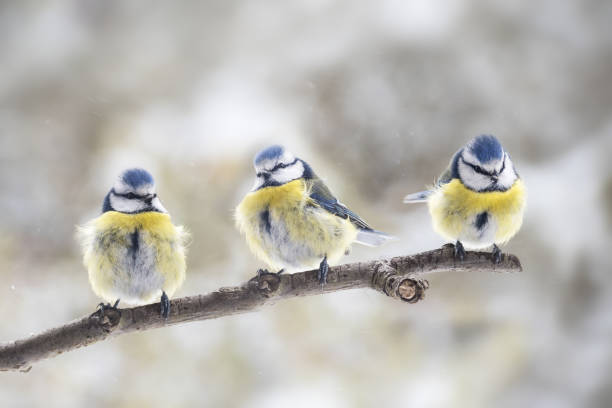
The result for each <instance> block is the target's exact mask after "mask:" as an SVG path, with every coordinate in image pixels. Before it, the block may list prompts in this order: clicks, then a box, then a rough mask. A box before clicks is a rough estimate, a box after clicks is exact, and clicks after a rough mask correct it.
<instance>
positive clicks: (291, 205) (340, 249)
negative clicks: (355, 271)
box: [235, 146, 392, 284]
mask: <svg viewBox="0 0 612 408" xmlns="http://www.w3.org/2000/svg"><path fill="white" fill-rule="evenodd" d="M253 164H254V167H255V173H256V177H255V184H254V186H253V188H252V191H251V192H249V193H248V194H247V195H246V196H245V197H244V199H243V200H242V202H241V203H240V204H239V205H238V207H237V208H236V212H235V218H236V225H237V227H238V228H239V229H240V231H241V232H242V234H243V235H244V236H245V238H246V241H247V244H248V246H249V248H250V249H251V251H252V252H253V254H255V256H256V257H257V258H259V259H260V260H261V261H263V262H264V263H265V264H266V265H267V266H268V268H271V269H272V270H273V271H275V272H278V273H280V272H283V271H296V270H304V269H310V268H313V269H314V268H317V267H318V270H319V281H320V282H321V283H322V284H324V283H325V282H326V280H327V271H328V264H329V263H335V262H336V261H337V260H338V259H339V258H340V257H341V256H342V255H344V254H346V253H348V251H349V248H350V246H351V244H352V243H353V242H357V243H360V244H364V245H369V246H378V245H381V244H383V243H384V242H386V241H388V240H390V239H392V237H390V236H389V235H387V234H385V233H383V232H380V231H376V230H374V229H372V228H371V227H370V226H369V225H368V224H367V223H366V222H365V221H364V220H363V219H362V218H361V217H359V216H358V215H357V214H356V213H354V212H353V211H351V210H349V209H348V208H347V207H346V206H345V205H344V204H342V203H341V202H339V201H338V200H337V199H336V198H335V197H334V195H333V194H332V193H331V191H330V190H329V188H328V187H327V186H326V185H325V183H323V181H322V180H321V179H320V178H319V177H317V175H316V174H315V173H314V171H313V170H312V168H311V167H310V166H309V165H308V163H306V162H305V161H304V160H302V159H300V158H297V157H295V156H294V155H293V154H292V153H291V152H289V151H288V150H286V149H285V148H283V147H282V146H271V147H268V148H266V149H264V150H262V151H261V152H259V153H258V154H257V155H255V158H254V160H253ZM262 272H267V270H260V271H258V273H259V274H261V273H262Z"/></svg>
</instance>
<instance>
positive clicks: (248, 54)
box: [0, 0, 612, 407]
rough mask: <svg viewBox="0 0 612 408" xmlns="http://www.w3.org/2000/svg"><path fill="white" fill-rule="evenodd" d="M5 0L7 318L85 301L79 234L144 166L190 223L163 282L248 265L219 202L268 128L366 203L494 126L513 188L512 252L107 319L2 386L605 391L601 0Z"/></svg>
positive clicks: (166, 390)
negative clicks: (104, 331) (426, 275)
mask: <svg viewBox="0 0 612 408" xmlns="http://www.w3.org/2000/svg"><path fill="white" fill-rule="evenodd" d="M12 3H13V4H12V5H9V4H8V2H4V3H3V4H2V6H0V51H1V52H0V170H1V171H0V191H1V192H2V195H1V197H0V232H1V234H0V277H1V280H0V299H1V300H0V313H1V315H2V316H3V324H2V325H1V326H0V340H12V339H16V338H21V337H23V336H26V335H28V334H30V333H34V332H38V331H40V330H43V329H46V328H49V327H52V326H55V325H59V324H62V323H65V322H66V321H69V320H71V319H75V318H77V317H80V316H83V315H84V314H87V313H90V312H91V311H93V309H94V307H95V305H96V304H97V302H98V299H96V297H95V296H94V295H93V294H92V292H91V291H90V289H89V285H88V282H87V276H86V273H85V270H84V268H83V267H82V266H81V261H80V254H79V250H78V248H77V245H76V243H75V242H74V239H73V232H74V226H75V225H76V224H78V223H81V222H84V221H86V220H87V219H90V218H92V217H94V216H96V215H97V213H98V212H99V210H100V206H101V203H102V198H103V196H104V194H105V193H106V191H107V190H108V188H109V187H110V185H111V184H112V182H113V180H114V178H115V177H116V176H117V174H118V173H119V172H120V171H121V170H122V169H124V168H125V167H128V166H143V167H146V168H147V169H149V170H150V171H151V172H152V173H153V174H154V176H155V177H156V180H157V183H158V190H159V193H160V196H161V198H162V201H163V203H164V205H165V206H166V207H167V208H168V209H169V211H170V212H171V214H172V215H173V219H174V220H175V221H176V222H177V223H181V224H184V225H186V226H188V227H189V229H190V230H191V231H192V234H193V242H192V244H191V247H190V254H189V272H188V278H187V281H186V284H185V286H184V287H183V288H182V289H181V291H180V293H178V295H179V296H182V295H192V294H198V293H205V292H207V291H210V290H214V289H216V288H218V287H220V286H224V285H225V286H227V285H233V284H238V283H240V282H242V281H244V280H246V279H247V278H249V277H250V276H251V275H252V274H253V273H254V272H255V270H256V269H257V267H259V266H260V264H259V263H258V262H257V261H256V260H255V259H254V258H253V257H252V256H251V255H250V253H249V252H248V250H247V248H246V245H245V244H244V242H243V240H242V239H241V238H240V237H239V234H238V233H237V231H236V230H235V228H234V226H233V220H232V209H233V208H234V206H235V205H236V204H237V203H238V202H239V200H240V198H241V197H242V195H243V194H244V193H245V192H246V191H248V189H249V188H250V186H251V183H252V181H253V180H252V179H253V172H252V167H251V158H252V155H253V154H254V153H255V152H256V151H257V150H258V149H260V148H262V147H264V146H266V145H267V144H270V143H284V144H285V145H286V146H287V147H288V148H290V149H291V150H292V151H294V152H295V153H296V154H298V155H299V156H300V157H302V158H304V159H306V160H307V161H309V162H310V163H311V164H312V165H313V167H314V168H315V170H316V171H317V172H318V173H319V174H320V175H322V176H323V177H324V178H325V180H326V181H327V182H328V184H329V185H330V187H331V188H332V190H333V191H334V192H335V193H336V194H337V195H338V196H339V197H340V198H341V199H342V201H343V202H345V203H348V204H349V205H350V206H351V208H353V209H354V210H355V211H357V212H358V213H360V214H362V215H363V217H364V218H365V219H367V220H368V221H369V222H370V223H371V224H372V225H374V226H376V227H377V228H379V229H381V230H385V231H388V232H390V233H392V234H395V235H397V236H398V237H399V238H400V240H398V241H397V242H395V243H393V244H390V245H388V246H386V247H384V248H380V249H371V248H364V247H354V248H353V252H352V254H351V255H350V256H349V257H347V258H346V261H355V260H367V259H373V258H376V257H381V256H389V255H399V254H410V253H414V252H417V251H421V250H425V249H431V248H435V247H437V246H439V245H441V244H442V241H441V239H440V238H439V237H437V236H436V235H435V234H434V232H433V231H432V229H431V227H430V224H429V219H428V214H427V210H426V208H425V207H423V206H412V207H408V206H405V205H403V204H402V203H401V199H402V197H403V195H404V194H405V193H408V192H413V191H416V190H418V189H421V188H422V187H423V186H425V185H427V184H429V183H431V182H432V181H433V179H434V177H435V176H436V175H437V174H439V173H440V171H441V170H442V169H443V168H444V166H446V164H447V162H448V160H449V159H450V157H451V155H452V154H453V153H454V152H455V151H456V149H458V148H459V147H460V146H461V145H462V144H463V143H465V142H466V141H467V140H468V139H469V138H470V137H472V136H474V135H476V134H478V133H484V132H486V133H494V134H495V135H497V136H498V137H499V138H500V139H501V140H502V142H503V144H504V146H505V147H506V149H507V150H508V151H509V152H510V153H511V154H512V156H513V159H514V162H515V163H516V165H517V168H518V170H519V172H520V174H521V175H522V176H523V178H524V179H525V181H526V184H527V186H528V189H529V204H528V212H527V216H526V220H525V224H524V228H523V230H522V231H521V232H520V234H519V235H518V236H517V237H516V238H515V239H514V240H513V241H512V242H511V243H510V244H509V245H508V246H507V247H506V249H507V250H508V251H510V252H513V253H516V254H518V255H519V256H520V258H521V260H522V261H523V265H524V269H525V271H524V272H523V273H521V274H515V275H496V274H482V275H477V274H444V275H436V276H431V278H430V282H431V287H432V288H431V289H430V291H429V292H428V294H427V297H426V300H425V301H424V302H421V303H420V304H418V305H415V306H405V305H402V304H399V303H397V302H396V301H392V300H390V299H387V298H385V297H383V296H381V295H379V294H376V293H373V292H369V291H366V290H360V291H354V292H345V293H338V294H333V295H328V296H322V297H312V298H305V299H295V300H291V301H286V302H281V303H278V304H277V305H275V306H274V307H271V308H266V309H264V310H262V311H260V312H257V313H252V314H247V315H242V316H236V317H230V318H224V319H220V320H216V321H208V322H201V323H193V324H186V325H184V326H179V327H172V328H166V329H161V330H155V331H149V332H145V333H137V334H131V335H126V336H121V337H119V338H117V339H112V340H110V341H105V342H102V343H98V344H95V345H93V346H91V347H87V348H85V349H81V350H77V351H75V352H71V353H68V354H65V355H62V356H59V357H57V358H54V359H51V360H47V361H44V362H41V363H39V364H37V365H35V366H34V368H33V369H32V371H31V372H30V373H28V374H21V373H1V374H0V404H1V405H2V406H3V407H19V406H43V405H44V406H49V407H56V406H57V407H60V406H61V407H81V406H88V407H97V406H118V407H140V406H143V407H145V406H166V407H171V406H210V407H235V406H246V407H286V406H290V407H315V406H316V407H369V406H381V405H382V406H415V407H491V406H495V407H515V406H529V407H576V406H580V407H589V406H592V407H598V406H610V403H611V401H612V392H611V391H610V390H611V389H612V388H611V387H612V349H611V347H610V344H611V341H612V340H611V339H612V313H610V310H612V278H611V277H610V272H611V269H612V268H611V267H612V262H611V261H610V248H611V245H610V244H611V243H612V242H611V241H612V240H611V230H612V216H611V214H612V165H611V164H610V160H609V154H610V152H612V137H611V132H612V115H611V113H612V112H611V106H612V35H611V31H610V28H609V27H610V20H611V18H612V3H610V2H606V1H603V0H600V1H581V2H564V1H560V2H558V1H552V0H548V1H536V2H533V1H528V0H521V1H502V0H498V1H493V2H486V3H485V2H477V1H474V0H471V1H470V0H464V1H457V2H455V1H449V0H438V1H426V0H422V1H406V2H404V1H400V0H385V1H372V2H367V1H363V2H350V1H337V2H333V1H327V0H316V1H313V0H295V1H277V2H254V1H238V2H223V1H216V2H214V1H207V2H195V1H194V2H156V3H155V4H153V3H152V2H133V1H94V0H89V1H49V2H37V1H20V2H12Z"/></svg>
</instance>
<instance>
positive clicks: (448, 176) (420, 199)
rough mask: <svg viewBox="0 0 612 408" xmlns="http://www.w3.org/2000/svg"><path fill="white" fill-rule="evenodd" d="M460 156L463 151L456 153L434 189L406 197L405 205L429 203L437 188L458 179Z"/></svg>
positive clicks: (437, 180)
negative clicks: (428, 200)
mask: <svg viewBox="0 0 612 408" xmlns="http://www.w3.org/2000/svg"><path fill="white" fill-rule="evenodd" d="M460 154H461V150H459V151H458V152H457V153H455V155H454V156H453V158H452V159H451V162H450V163H449V165H448V167H446V169H445V170H444V171H443V172H442V174H440V176H439V177H438V178H437V179H436V183H435V185H434V187H433V188H432V189H430V190H425V191H419V192H418V193H412V194H408V195H407V196H406V197H404V203H407V204H408V203H411V204H412V203H424V202H427V199H428V198H429V196H430V195H432V194H433V193H434V189H435V188H436V187H440V186H443V185H444V184H447V183H450V182H451V181H452V180H453V179H455V178H457V177H458V175H457V160H459V156H460Z"/></svg>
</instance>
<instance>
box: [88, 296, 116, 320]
mask: <svg viewBox="0 0 612 408" xmlns="http://www.w3.org/2000/svg"><path fill="white" fill-rule="evenodd" d="M119 300H120V299H117V300H116V301H115V303H114V304H113V305H112V306H111V304H110V303H98V306H97V307H96V311H95V312H93V313H92V314H90V315H89V317H92V316H94V315H99V316H100V318H103V317H104V311H105V310H107V309H113V310H117V305H118V304H119Z"/></svg>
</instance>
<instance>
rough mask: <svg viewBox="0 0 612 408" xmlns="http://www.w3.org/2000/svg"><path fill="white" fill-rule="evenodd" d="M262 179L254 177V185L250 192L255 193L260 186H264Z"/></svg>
mask: <svg viewBox="0 0 612 408" xmlns="http://www.w3.org/2000/svg"><path fill="white" fill-rule="evenodd" d="M264 182H265V180H264V178H263V177H262V176H257V177H255V183H254V184H253V188H252V189H251V191H255V190H257V189H258V188H260V187H261V186H263V185H264Z"/></svg>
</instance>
